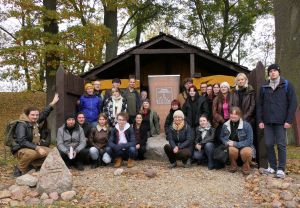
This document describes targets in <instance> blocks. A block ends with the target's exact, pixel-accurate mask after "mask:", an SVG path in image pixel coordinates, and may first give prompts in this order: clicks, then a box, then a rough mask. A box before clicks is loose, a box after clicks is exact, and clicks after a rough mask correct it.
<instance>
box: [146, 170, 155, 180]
mask: <svg viewBox="0 0 300 208" xmlns="http://www.w3.org/2000/svg"><path fill="white" fill-rule="evenodd" d="M145 175H146V176H147V177H148V178H154V177H155V176H156V175H157V173H156V171H154V170H151V169H149V170H147V171H146V172H145Z"/></svg>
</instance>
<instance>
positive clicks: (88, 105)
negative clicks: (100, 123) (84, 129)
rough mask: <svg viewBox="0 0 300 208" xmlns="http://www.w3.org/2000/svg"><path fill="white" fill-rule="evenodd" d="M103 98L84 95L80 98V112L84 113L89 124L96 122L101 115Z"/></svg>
mask: <svg viewBox="0 0 300 208" xmlns="http://www.w3.org/2000/svg"><path fill="white" fill-rule="evenodd" d="M101 105H102V98H101V97H98V96H96V95H88V94H86V93H85V94H84V95H82V96H81V97H80V105H79V111H80V112H83V113H84V115H85V118H86V120H87V121H88V122H89V123H92V122H96V121H97V120H98V115H99V114H100V113H101Z"/></svg>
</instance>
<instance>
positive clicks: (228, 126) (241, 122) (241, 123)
mask: <svg viewBox="0 0 300 208" xmlns="http://www.w3.org/2000/svg"><path fill="white" fill-rule="evenodd" d="M224 125H225V126H226V128H227V129H228V131H229V132H231V128H230V120H228V121H226V122H225V123H224ZM243 126H244V121H243V119H241V118H240V123H239V126H238V128H237V129H243Z"/></svg>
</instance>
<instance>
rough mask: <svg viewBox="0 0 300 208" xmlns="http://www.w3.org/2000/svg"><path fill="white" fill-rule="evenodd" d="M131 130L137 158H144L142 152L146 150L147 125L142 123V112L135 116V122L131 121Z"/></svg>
mask: <svg viewBox="0 0 300 208" xmlns="http://www.w3.org/2000/svg"><path fill="white" fill-rule="evenodd" d="M132 126H133V130H134V133H135V140H136V145H135V148H136V149H137V153H138V155H137V159H138V160H144V159H145V157H144V154H145V152H146V144H147V139H148V137H147V127H146V126H145V124H144V123H143V116H142V114H140V113H138V114H136V116H135V122H134V123H133V125H132Z"/></svg>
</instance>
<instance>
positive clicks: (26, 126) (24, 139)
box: [11, 105, 53, 154]
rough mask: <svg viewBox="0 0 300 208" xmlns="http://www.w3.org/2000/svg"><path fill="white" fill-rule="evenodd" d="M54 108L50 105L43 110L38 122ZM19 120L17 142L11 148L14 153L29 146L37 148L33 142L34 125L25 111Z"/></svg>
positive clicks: (16, 130) (16, 134)
mask: <svg viewBox="0 0 300 208" xmlns="http://www.w3.org/2000/svg"><path fill="white" fill-rule="evenodd" d="M52 110H53V108H52V107H51V106H50V105H49V106H47V107H46V108H45V109H44V111H43V112H41V113H40V115H39V119H38V120H37V124H39V123H41V122H43V121H44V120H45V119H46V118H47V117H48V115H49V114H50V112H51V111H52ZM19 120H20V121H21V122H19V123H18V124H17V126H16V129H15V142H14V144H13V146H12V148H11V151H12V153H13V154H14V153H16V152H17V151H18V150H19V149H22V148H29V149H33V150H34V149H35V148H36V146H37V145H36V144H34V143H32V140H33V125H32V124H31V123H30V122H29V120H28V117H27V116H26V115H25V114H24V113H23V114H21V115H20V118H19Z"/></svg>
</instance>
